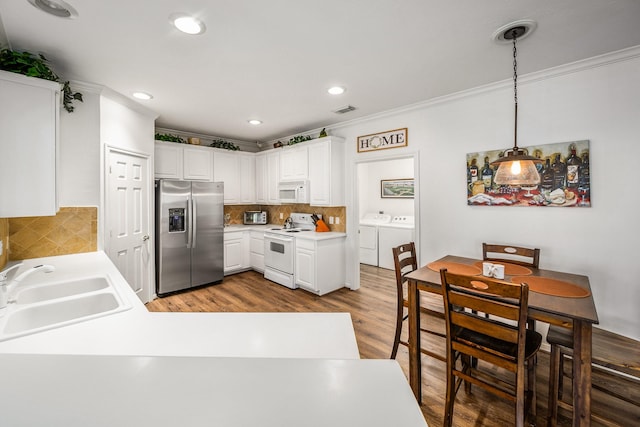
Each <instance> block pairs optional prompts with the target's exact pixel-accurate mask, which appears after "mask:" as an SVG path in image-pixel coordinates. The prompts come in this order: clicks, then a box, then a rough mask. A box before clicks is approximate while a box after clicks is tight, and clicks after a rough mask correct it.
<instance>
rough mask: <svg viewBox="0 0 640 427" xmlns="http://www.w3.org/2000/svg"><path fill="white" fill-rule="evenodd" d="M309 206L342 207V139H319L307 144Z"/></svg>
mask: <svg viewBox="0 0 640 427" xmlns="http://www.w3.org/2000/svg"><path fill="white" fill-rule="evenodd" d="M309 158H310V159H312V161H311V162H309V204H310V205H312V206H344V204H345V191H344V168H345V163H344V139H342V138H338V137H335V136H329V137H325V138H320V139H318V140H316V141H312V142H311V143H310V144H309Z"/></svg>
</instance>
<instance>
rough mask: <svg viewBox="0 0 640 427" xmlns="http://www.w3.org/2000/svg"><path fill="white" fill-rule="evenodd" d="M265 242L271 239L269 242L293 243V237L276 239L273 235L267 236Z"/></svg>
mask: <svg viewBox="0 0 640 427" xmlns="http://www.w3.org/2000/svg"><path fill="white" fill-rule="evenodd" d="M264 238H265V240H266V239H269V240H275V241H277V242H284V243H290V242H293V237H276V236H274V235H272V234H269V235H266V236H264Z"/></svg>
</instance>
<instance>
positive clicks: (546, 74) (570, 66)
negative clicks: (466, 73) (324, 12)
mask: <svg viewBox="0 0 640 427" xmlns="http://www.w3.org/2000/svg"><path fill="white" fill-rule="evenodd" d="M639 57H640V45H637V46H632V47H629V48H626V49H621V50H617V51H614V52H608V53H605V54H602V55H598V56H594V57H591V58H587V59H583V60H580V61H575V62H570V63H567V64H563V65H559V66H557V67H552V68H547V69H545V70H541V71H536V72H533V73H529V74H524V75H522V76H520V75H519V76H518V85H519V86H520V85H526V84H531V83H534V82H539V81H543V80H550V79H554V78H557V77H562V76H565V75H569V74H574V73H579V72H582V71H587V70H590V69H594V68H599V67H604V66H607V65H611V64H615V63H618V62H625V61H632V60H634V59H636V58H639ZM512 86H513V79H512V78H509V79H505V80H501V81H499V82H494V83H489V84H486V85H482V86H477V87H475V88H472V89H466V90H463V91H460V92H454V93H451V94H448V95H443V96H440V97H436V98H432V99H429V100H426V101H420V102H417V103H414V104H409V105H405V106H403V107H399V108H395V109H393V110H387V111H382V112H380V113H376V114H371V115H369V116H366V117H359V118H357V119H352V120H349V121H345V122H340V123H336V124H333V125H328V126H326V127H327V128H330V129H331V131H335V130H337V129H341V128H345V127H347V126H352V125H354V124H359V123H365V122H369V121H373V120H378V119H381V118H385V117H389V116H395V115H398V114H402V113H407V112H411V111H415V110H420V109H424V108H428V107H432V106H435V105H439V104H445V103H448V102H453V101H457V100H460V99H464V98H468V97H473V96H476V95H479V94H483V93H487V92H492V91H495V90H500V89H504V88H511V87H512ZM319 129H320V128H319ZM311 132H312V131H308V132H304V133H305V134H307V133H311ZM280 139H281V138H280ZM276 140H277V138H276V139H274V141H276Z"/></svg>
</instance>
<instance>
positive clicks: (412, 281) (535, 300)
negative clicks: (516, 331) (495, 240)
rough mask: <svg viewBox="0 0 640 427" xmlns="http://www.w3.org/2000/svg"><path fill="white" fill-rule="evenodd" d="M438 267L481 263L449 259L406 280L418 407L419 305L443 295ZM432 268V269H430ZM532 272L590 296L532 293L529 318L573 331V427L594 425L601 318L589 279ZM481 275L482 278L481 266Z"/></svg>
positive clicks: (411, 368)
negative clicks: (423, 295) (594, 350)
mask: <svg viewBox="0 0 640 427" xmlns="http://www.w3.org/2000/svg"><path fill="white" fill-rule="evenodd" d="M436 263H438V264H439V265H447V264H450V263H453V264H454V265H459V264H464V265H466V266H478V264H479V263H481V261H480V260H478V259H472V258H464V257H459V256H454V255H447V256H445V257H443V258H441V259H439V260H437V261H435V262H434V263H429V264H427V265H426V266H423V267H420V268H418V269H417V270H414V271H412V272H411V273H409V274H407V276H406V277H407V279H408V293H409V295H408V299H409V382H410V385H411V388H412V390H413V393H414V395H415V397H416V399H417V400H418V403H422V364H421V359H420V315H419V307H418V304H417V302H418V301H420V298H419V293H420V292H431V293H436V294H440V295H442V284H441V281H440V272H439V271H436V270H435V269H433V266H434V265H436ZM443 263H444V264H443ZM429 265H431V266H432V268H429ZM529 270H530V271H531V273H530V274H529V277H541V278H548V279H555V280H556V281H561V282H564V283H567V282H568V283H569V284H571V285H575V286H578V287H579V288H582V289H583V290H585V292H584V293H585V294H587V293H588V295H586V296H581V297H567V296H556V295H551V294H548V293H540V292H534V291H530V292H529V312H528V316H529V318H530V319H534V320H536V321H541V322H546V323H549V324H552V325H558V326H562V327H565V328H572V329H573V355H574V356H573V408H574V409H573V426H574V427H576V426H589V425H591V330H592V325H593V324H597V323H598V314H597V312H596V307H595V304H594V301H593V294H592V293H591V286H590V285H589V278H588V277H587V276H584V275H580V274H572V273H563V272H559V271H551V270H543V269H539V268H529ZM463 274H465V273H463ZM478 274H482V266H481V265H480V266H479V272H478ZM512 278H513V277H512V276H510V275H508V274H506V273H505V279H504V280H506V281H511V279H512ZM525 283H526V280H525ZM571 285H570V286H571Z"/></svg>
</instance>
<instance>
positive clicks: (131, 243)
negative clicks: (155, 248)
mask: <svg viewBox="0 0 640 427" xmlns="http://www.w3.org/2000/svg"><path fill="white" fill-rule="evenodd" d="M106 175H107V194H106V209H105V213H106V218H105V230H106V233H105V234H106V239H105V240H106V243H107V245H106V249H107V254H108V256H109V258H110V259H111V260H112V261H113V263H114V264H115V265H116V266H117V267H118V270H120V273H122V275H123V276H124V278H125V279H126V280H127V282H129V285H130V286H131V288H132V289H133V290H134V292H135V293H136V294H137V295H138V297H139V298H140V299H141V300H142V302H147V301H149V300H150V299H151V289H152V286H151V277H152V274H151V264H152V263H151V259H152V257H151V252H150V250H151V239H150V228H149V227H150V226H149V222H150V220H149V206H150V200H149V193H150V191H149V186H150V182H149V179H150V178H149V158H148V157H145V156H141V155H137V154H133V153H126V152H122V151H119V150H115V149H113V148H109V149H108V151H107V170H106Z"/></svg>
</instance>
